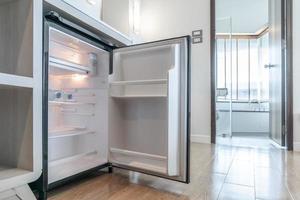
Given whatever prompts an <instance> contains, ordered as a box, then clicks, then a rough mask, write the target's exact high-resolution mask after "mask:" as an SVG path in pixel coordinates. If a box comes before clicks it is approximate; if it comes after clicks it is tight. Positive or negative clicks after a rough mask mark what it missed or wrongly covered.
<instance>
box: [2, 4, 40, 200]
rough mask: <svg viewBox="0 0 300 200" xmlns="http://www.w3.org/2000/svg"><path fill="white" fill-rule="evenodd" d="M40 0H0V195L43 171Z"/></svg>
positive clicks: (25, 183) (27, 192)
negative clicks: (1, 0)
mask: <svg viewBox="0 0 300 200" xmlns="http://www.w3.org/2000/svg"><path fill="white" fill-rule="evenodd" d="M42 3H43V2H41V1H39V0H22V1H4V2H1V3H0V18H1V19H6V20H4V21H2V22H1V30H0V37H1V38H0V46H1V51H0V57H1V59H0V102H1V105H2V106H0V129H1V134H0V150H1V151H0V196H2V194H6V193H10V192H12V193H16V192H17V190H18V189H17V188H21V187H22V188H26V189H25V190H26V194H22V195H19V197H20V198H23V199H26V197H27V199H28V196H30V197H32V196H33V195H32V192H31V191H30V189H29V188H28V186H27V184H28V183H31V182H33V181H35V180H37V179H38V178H39V177H40V175H41V172H42V145H41V144H42V136H41V134H40V133H41V132H42V67H41V66H42V56H43V55H42V54H43V50H42V43H43V39H42V34H43V13H42ZM3 31H4V32H5V33H4V32H3ZM14 191H15V192H14Z"/></svg>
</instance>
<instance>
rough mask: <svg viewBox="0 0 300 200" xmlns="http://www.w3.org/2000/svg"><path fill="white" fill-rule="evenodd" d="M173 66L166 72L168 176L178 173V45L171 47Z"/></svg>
mask: <svg viewBox="0 0 300 200" xmlns="http://www.w3.org/2000/svg"><path fill="white" fill-rule="evenodd" d="M172 55H173V56H174V58H173V59H174V60H173V62H174V63H173V66H172V68H171V69H170V70H169V71H168V167H167V173H168V175H169V176H178V175H179V171H180V169H179V168H180V146H179V145H180V133H179V132H180V131H179V130H180V126H179V124H180V45H179V44H175V45H174V46H173V54H172Z"/></svg>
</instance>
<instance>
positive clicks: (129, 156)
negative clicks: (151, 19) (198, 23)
mask: <svg viewBox="0 0 300 200" xmlns="http://www.w3.org/2000/svg"><path fill="white" fill-rule="evenodd" d="M49 38H50V39H49V79H48V85H49V86H48V87H49V91H48V100H49V102H48V144H49V145H48V156H49V160H48V161H49V164H48V167H49V175H48V181H49V183H50V184H51V183H53V182H56V181H59V180H61V179H64V178H68V177H70V176H72V175H75V174H77V173H79V172H83V171H86V170H88V169H91V168H94V167H97V166H99V165H101V164H106V163H108V162H109V163H112V164H113V165H115V166H119V167H123V168H129V169H135V170H138V171H142V172H148V173H151V174H156V175H160V176H163V177H169V178H172V179H176V180H181V181H185V180H186V176H187V173H188V172H187V171H188V169H187V168H188V166H187V162H186V161H187V152H188V147H187V144H188V139H187V135H188V133H187V126H188V121H187V115H188V106H187V105H188V103H187V102H188V99H187V93H188V92H187V91H188V89H187V84H186V83H187V79H188V76H187V73H188V72H187V71H188V69H187V40H186V38H179V39H174V40H168V41H162V42H158V43H151V44H144V45H137V46H131V47H124V48H120V49H115V50H113V52H107V51H105V50H103V49H101V48H99V47H96V46H94V45H92V44H90V43H88V42H84V41H83V40H81V39H80V38H78V37H74V36H71V35H70V34H69V33H65V32H62V31H60V30H57V29H55V28H50V30H49ZM111 54H112V59H110V58H111V57H110V56H111ZM111 60H113V63H110V62H111ZM110 64H113V68H112V72H111V73H110V74H109V66H110Z"/></svg>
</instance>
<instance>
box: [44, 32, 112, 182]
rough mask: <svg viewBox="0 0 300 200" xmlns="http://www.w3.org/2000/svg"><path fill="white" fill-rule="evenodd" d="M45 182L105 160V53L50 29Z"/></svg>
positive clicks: (106, 83) (106, 58)
mask: <svg viewBox="0 0 300 200" xmlns="http://www.w3.org/2000/svg"><path fill="white" fill-rule="evenodd" d="M49 38H50V41H49V72H48V73H49V79H48V87H49V91H48V99H49V102H48V157H49V159H48V161H49V164H48V168H49V169H48V173H49V174H48V179H49V180H48V181H49V183H53V182H56V181H58V180H61V179H64V178H67V177H69V176H72V175H75V174H77V173H79V172H83V171H85V170H88V169H91V168H94V167H97V166H99V165H102V164H105V163H107V162H108V160H107V146H108V144H107V143H108V138H107V137H108V135H107V132H108V130H107V126H108V125H107V124H108V118H107V116H108V106H107V105H108V69H109V68H108V66H109V53H108V52H106V51H104V50H102V49H100V48H99V47H96V46H93V45H91V44H89V43H86V42H84V41H82V40H79V39H77V38H75V37H72V36H71V35H68V34H66V33H63V32H61V31H59V30H56V29H53V28H50V32H49Z"/></svg>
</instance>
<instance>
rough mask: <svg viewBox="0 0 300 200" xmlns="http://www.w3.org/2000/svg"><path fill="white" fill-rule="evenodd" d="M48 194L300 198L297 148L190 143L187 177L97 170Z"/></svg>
mask: <svg viewBox="0 0 300 200" xmlns="http://www.w3.org/2000/svg"><path fill="white" fill-rule="evenodd" d="M49 199H51V200H102V199H103V200H106V199H108V200H156V199H157V200H162V199H166V200H185V199H186V200H188V199H189V200H191V199H193V200H210V199H220V200H234V199H236V200H248V199H260V200H289V199H291V200H293V199H294V200H296V199H299V200H300V154H299V153H292V152H285V151H284V150H280V149H276V148H272V146H270V147H268V148H246V147H230V146H224V145H216V146H215V145H205V144H192V149H191V183H190V184H188V185H187V184H182V183H177V182H173V181H168V180H164V179H160V178H155V177H151V176H146V175H141V174H139V173H134V172H127V171H124V170H115V172H114V173H113V174H107V173H103V172H102V173H100V172H99V173H98V174H95V175H93V176H90V177H87V178H86V179H84V180H81V181H79V182H74V183H72V184H70V185H67V186H64V187H61V188H59V189H56V190H55V191H52V192H51V193H50V195H49Z"/></svg>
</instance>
